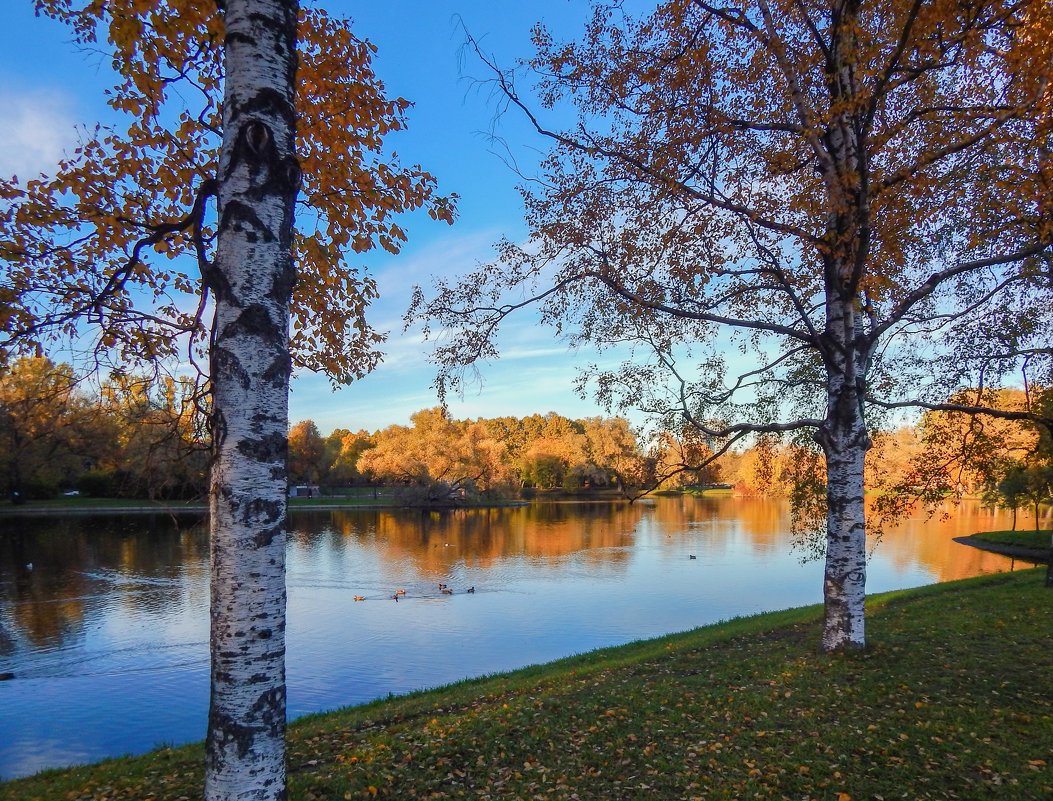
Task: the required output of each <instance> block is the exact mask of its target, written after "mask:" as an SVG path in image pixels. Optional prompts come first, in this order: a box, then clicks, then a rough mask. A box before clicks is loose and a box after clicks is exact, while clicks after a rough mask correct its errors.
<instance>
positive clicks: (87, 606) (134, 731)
mask: <svg viewBox="0 0 1053 801" xmlns="http://www.w3.org/2000/svg"><path fill="white" fill-rule="evenodd" d="M945 511H947V512H948V514H949V516H948V517H946V518H945V519H943V518H941V517H939V516H937V517H934V518H931V519H926V518H924V517H919V518H915V519H911V520H908V521H905V522H904V523H903V524H902V525H900V526H898V527H897V528H896V529H895V530H893V531H889V532H887V533H886V534H885V536H884V538H883V540H882V541H881V543H880V544H879V545H878V546H877V547H876V548H875V549H874V552H873V556H872V558H871V561H870V567H869V574H868V583H867V587H868V591H870V592H881V591H883V590H889V589H895V588H902V587H911V586H917V585H921V584H928V583H932V582H937V581H948V580H952V579H957V578H964V577H967V576H973V575H977V574H980V573H985V572H992V571H1000V570H1008V569H1010V567H1011V562H1010V560H1008V559H1006V558H1004V557H1000V556H995V555H993V554H986V553H983V552H981V551H977V550H975V549H972V548H968V547H965V546H961V545H957V544H955V543H953V542H952V541H951V537H953V536H957V535H960V534H969V533H972V532H974V531H979V530H992V529H998V528H1009V527H1010V522H1009V518H1008V517H1007V516H1005V515H1003V514H996V513H993V512H991V511H989V510H984V509H981V508H980V507H979V506H977V505H975V504H968V503H967V504H965V505H963V506H961V507H958V508H953V507H949V508H948V510H945ZM787 531H788V516H787V510H786V507H785V504H783V503H780V502H776V501H769V500H761V499H744V498H733V497H719V498H689V497H686V498H660V499H656V500H654V501H646V502H638V503H636V504H633V505H632V506H629V505H625V504H617V503H560V504H554V503H535V504H532V505H530V506H525V507H516V508H503V509H488V510H461V511H452V512H444V513H421V512H413V511H403V510H373V511H366V510H360V511H338V512H296V513H294V515H293V517H292V522H291V537H290V541H289V547H288V587H289V622H288V685H289V714H290V717H296V716H299V715H303V714H305V713H308V712H314V711H319V710H325V709H332V708H336V707H340V706H344V705H348V704H355V703H360V702H363V701H368V700H371V699H374V698H378V697H382V696H386V695H387V694H389V693H402V692H406V691H409V690H415V689H419V688H423V687H433V686H437V685H441V684H446V683H449V682H453V681H458V680H460V679H463V678H466V677H470V676H480V675H483V674H487V673H492V672H495V671H502V670H507V669H510V668H515V667H520V666H524V665H527V664H532V663H538V662H545V661H548V660H552V659H555V658H558V657H561V656H567V655H570V654H574V653H580V652H582V651H587V650H591V649H594V648H598V647H601V646H607V645H615V644H620V643H625V642H628V641H630V640H635V639H640V638H646V637H652V636H656V635H660V634H665V633H668V632H673V631H680V630H684V629H689V628H693V627H695V626H699V625H703V624H706V623H712V622H716V621H719V620H722V619H727V618H730V617H734V616H739V615H748V614H752V613H755V612H761V611H766V610H773V609H781V608H786V607H790V606H800V605H804V604H810V603H817V602H819V601H821V599H822V592H821V587H822V565H821V563H819V562H810V563H804V564H802V562H801V558H800V557H801V554H800V553H793V552H792V551H791V542H790V538H789V535H788V533H787ZM692 556H694V557H695V558H693V559H692V558H691V557H692ZM440 583H442V584H447V585H449V587H450V588H451V589H453V590H454V594H452V595H447V594H443V593H441V592H440V590H439V584H440ZM469 587H474V588H475V592H474V593H468V592H467V590H468V588H469ZM396 590H405V591H406V594H405V595H404V596H402V597H401V598H400V600H398V601H393V600H392V599H391V596H392V594H393V593H394V592H395V591H396ZM355 596H364V597H365V600H364V601H355V600H353V599H354V597H355ZM208 599H209V593H208V543H207V537H206V534H205V532H204V529H203V527H202V525H201V523H200V521H199V520H187V519H174V518H172V517H168V516H141V515H125V516H96V515H91V516H75V517H63V518H30V517H23V518H0V673H3V672H9V673H14V674H15V678H14V679H11V680H9V681H2V682H0V777H2V778H4V779H10V778H14V777H16V776H21V775H26V774H29V773H33V772H36V771H38V770H41V769H43V768H46V767H55V766H61V765H67V764H72V763H78V762H86V761H91V760H95V759H99V758H102V757H106V756H113V755H118V754H125V753H138V752H142V751H146V750H149V749H150V748H152V747H154V746H156V745H160V744H177V743H182V742H187V741H191V740H197V739H201V738H202V737H203V736H204V731H205V722H206V715H207V707H208Z"/></svg>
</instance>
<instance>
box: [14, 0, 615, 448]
mask: <svg viewBox="0 0 1053 801" xmlns="http://www.w3.org/2000/svg"><path fill="white" fill-rule="evenodd" d="M324 5H325V7H326V8H328V9H329V10H330V12H331V13H333V14H349V15H351V16H352V18H353V19H354V22H355V28H356V30H357V32H358V34H359V35H360V36H364V37H366V38H368V39H370V40H372V41H373V42H374V43H375V44H376V45H377V46H378V48H379V52H378V55H377V57H376V60H375V63H374V67H375V69H376V71H377V74H378V75H380V76H381V78H382V79H383V80H384V81H385V83H386V84H387V86H388V88H389V91H390V92H391V93H392V94H397V95H401V96H403V97H405V98H407V99H409V100H411V101H413V102H414V104H415V106H414V108H413V109H412V110H411V112H410V115H409V120H410V130H409V131H406V132H404V133H401V134H399V135H398V136H396V137H393V138H392V139H391V140H390V145H391V147H392V148H393V149H394V150H396V151H397V152H398V153H399V156H400V157H401V159H402V160H403V162H405V163H420V164H421V165H423V166H424V167H425V168H426V169H428V170H430V171H431V172H432V173H433V174H435V175H436V176H437V177H438V179H439V183H440V188H441V190H442V191H443V192H456V193H457V194H459V195H460V197H461V200H460V204H459V212H460V213H459V219H458V221H457V223H456V224H455V225H454V226H452V227H449V226H447V225H445V224H443V223H436V222H433V221H431V220H429V219H428V218H427V217H426V216H425V215H413V216H410V217H408V218H406V220H405V223H406V224H405V226H404V227H405V228H406V229H407V230H408V232H409V238H410V241H409V244H408V245H407V247H406V248H405V249H404V250H403V252H402V254H400V255H399V256H398V257H390V256H388V255H387V254H383V253H371V254H366V255H365V256H364V257H359V258H361V262H360V263H361V264H364V265H365V266H367V267H368V269H369V271H370V272H371V273H372V274H373V275H374V276H375V277H376V278H377V281H378V284H379V286H380V290H381V296H382V298H381V300H380V301H379V302H377V303H376V304H375V306H374V307H373V309H372V317H371V319H372V322H373V325H374V326H375V327H377V328H378V329H381V330H388V331H390V332H391V338H390V340H389V342H388V344H387V346H386V347H385V348H384V350H385V352H386V354H387V356H386V359H385V363H384V364H383V365H382V366H381V367H380V368H379V369H378V370H377V371H376V372H375V373H373V374H372V375H370V376H368V377H367V378H365V379H364V380H362V381H360V382H356V383H355V384H352V385H351V386H349V387H346V388H342V389H340V390H338V391H336V392H333V391H332V390H331V389H330V386H329V382H328V381H327V380H326V379H325V378H324V377H321V376H313V375H310V374H305V375H298V376H297V377H296V378H295V379H294V383H293V393H292V398H291V407H290V417H291V419H292V420H293V421H297V420H302V419H306V418H311V419H313V420H314V421H315V422H316V423H317V424H318V426H319V428H320V429H321V430H322V431H323V433H325V432H328V431H330V430H332V429H333V428H336V427H341V428H352V429H359V428H366V429H369V430H374V429H377V428H381V427H384V426H386V425H389V424H392V423H405V422H407V421H408V419H409V415H410V414H412V413H413V412H414V411H416V410H418V409H422V408H425V407H428V406H432V405H435V403H436V398H435V393H434V390H433V389H432V388H431V386H430V384H431V382H432V379H433V378H434V368H433V367H432V366H430V365H429V364H428V363H427V361H426V358H425V348H426V346H422V345H421V343H420V338H419V335H418V332H414V331H411V332H409V334H408V335H403V334H402V331H401V328H402V326H401V317H402V313H403V312H404V311H405V309H406V306H407V305H408V302H409V294H410V291H411V288H412V286H413V285H414V284H418V283H419V284H422V285H425V286H426V285H428V283H429V277H430V276H433V275H456V274H459V273H464V272H467V271H468V270H470V269H471V268H472V267H473V266H475V265H476V264H477V263H479V262H480V261H487V260H489V258H490V256H491V254H492V245H493V244H494V242H496V241H497V240H498V238H500V237H501V236H508V237H510V238H513V239H519V238H522V237H524V236H525V234H526V229H525V227H524V225H523V222H522V205H521V201H520V197H519V194H518V192H517V190H516V185H517V182H518V180H519V179H518V178H517V176H516V175H515V174H514V173H513V171H512V170H511V169H510V168H509V167H508V166H507V164H506V163H505V161H504V159H503V158H502V157H501V156H500V155H499V153H500V151H501V148H500V147H498V146H495V145H494V143H493V142H492V141H491V139H490V137H489V136H488V135H487V134H488V132H489V131H491V130H493V131H494V132H495V133H496V134H497V135H499V136H500V137H502V139H503V140H505V141H506V142H507V143H508V145H509V146H510V147H511V149H512V152H513V154H514V156H515V158H516V161H517V163H518V164H519V165H520V166H521V167H529V166H530V165H532V164H535V163H536V160H537V158H538V156H539V153H540V150H539V149H540V148H544V146H545V144H544V142H543V141H541V140H540V139H539V138H538V137H537V136H536V135H534V134H532V132H531V131H530V130H529V128H528V127H527V125H526V124H525V122H524V121H523V120H522V119H521V118H519V117H517V116H516V115H515V114H513V113H511V112H509V113H508V114H505V115H502V116H500V117H498V116H497V111H498V104H497V103H496V102H495V100H494V99H493V98H492V97H491V95H490V91H489V89H488V88H486V87H485V86H480V85H479V83H478V82H477V81H475V80H473V79H477V78H481V77H485V70H484V68H483V66H482V65H481V64H480V63H479V62H478V61H477V60H476V59H475V58H474V57H473V56H471V55H469V54H468V53H466V52H465V50H464V48H463V43H464V35H463V32H462V29H461V25H462V24H463V25H464V26H465V27H467V28H468V30H470V31H471V32H472V33H473V35H475V36H476V37H478V38H480V39H481V40H482V43H483V46H484V48H486V49H487V50H488V51H490V52H492V53H495V54H497V56H498V58H499V59H500V60H501V61H502V62H504V63H511V62H512V61H513V60H514V59H515V58H516V57H517V56H528V55H529V54H530V53H531V47H530V28H531V26H532V25H533V24H534V23H535V22H538V21H543V22H545V23H546V24H548V25H549V26H550V27H552V28H553V29H554V30H555V31H557V32H558V33H561V34H563V35H564V36H566V37H568V38H569V37H572V36H574V35H576V34H577V33H578V32H579V31H580V30H581V25H582V22H583V20H584V18H585V15H586V13H587V7H586V5H585V3H584V2H583V0H540V1H539V2H534V3H509V2H483V1H482V0H449V1H447V0H432V1H431V2H422V1H421V0H391V1H390V2H386V3H351V2H348V1H347V0H327V2H325V4H324ZM107 66H108V61H107V59H106V58H104V57H100V56H99V55H98V54H88V53H84V52H79V51H77V50H76V49H75V48H74V47H73V46H72V45H71V44H70V43H69V35H68V32H67V31H66V30H65V29H64V28H63V27H62V26H60V25H57V24H55V23H53V22H51V21H50V20H46V19H40V18H36V17H34V15H33V13H32V0H3V3H2V4H0V103H2V107H3V108H4V109H5V113H4V114H3V115H2V116H0V173H4V174H8V175H10V174H12V173H15V174H19V175H28V174H32V173H36V172H39V171H44V172H47V171H49V168H50V166H51V165H52V164H54V162H55V160H56V159H57V158H58V157H59V156H60V154H61V152H62V150H63V148H68V147H70V145H71V143H72V142H73V141H74V125H76V124H78V123H82V124H83V123H89V124H90V123H93V122H95V121H96V120H98V119H100V117H101V115H103V114H105V113H106V109H105V106H104V105H103V97H102V91H103V89H105V88H106V87H107V86H109V85H110V82H111V80H110V75H109V74H108V69H107ZM502 354H503V355H502V358H501V359H500V360H499V361H497V362H494V363H492V364H490V365H486V366H484V367H483V370H482V375H483V379H484V383H483V385H482V387H481V390H480V391H479V392H471V393H469V394H467V395H466V396H465V397H464V398H463V399H451V404H450V410H451V413H452V414H453V415H454V416H455V417H476V416H496V415H502V414H515V415H525V414H530V413H533V412H546V411H550V410H552V411H557V412H560V413H562V414H566V415H568V416H572V417H581V416H586V415H594V414H599V413H601V410H600V409H599V408H598V407H597V406H596V405H595V404H594V403H592V402H591V401H588V400H585V401H583V400H581V399H580V398H578V397H577V396H576V395H575V393H574V390H573V381H574V377H575V374H576V368H575V363H576V362H577V361H578V360H579V359H581V360H583V361H584V360H589V359H590V357H591V356H592V354H587V353H583V354H576V353H572V352H571V351H570V350H568V348H567V346H566V344H565V343H563V342H558V341H554V340H553V333H552V332H551V331H547V330H544V329H541V328H539V327H538V326H537V325H536V321H535V320H534V319H532V318H531V317H530V316H529V315H527V314H524V315H523V316H521V317H520V318H519V319H517V320H513V321H512V323H511V325H509V326H508V328H507V330H506V331H505V334H504V336H503V338H502Z"/></svg>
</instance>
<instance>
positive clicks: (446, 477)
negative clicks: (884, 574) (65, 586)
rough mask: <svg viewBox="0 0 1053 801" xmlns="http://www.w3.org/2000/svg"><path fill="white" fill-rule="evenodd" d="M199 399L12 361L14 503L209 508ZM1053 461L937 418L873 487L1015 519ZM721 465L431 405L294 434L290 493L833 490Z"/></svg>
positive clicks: (307, 424)
mask: <svg viewBox="0 0 1053 801" xmlns="http://www.w3.org/2000/svg"><path fill="white" fill-rule="evenodd" d="M1030 391H1031V392H1035V389H1034V388H1031V389H1030ZM966 394H968V393H965V392H963V393H961V395H963V396H964V395H966ZM1047 394H1048V393H1047ZM972 395H973V396H975V395H976V391H972ZM201 397H202V396H201V395H200V393H199V392H198V391H197V389H196V387H195V384H194V383H193V382H191V381H189V380H180V379H176V378H172V377H170V376H129V375H123V376H122V375H112V376H110V377H109V378H108V379H107V380H106V381H104V382H103V383H102V384H101V385H99V386H96V387H90V388H89V387H88V386H86V385H85V384H83V383H82V382H80V381H78V378H77V376H76V375H75V374H74V372H73V370H72V368H70V367H69V366H68V365H64V364H55V363H54V362H52V361H50V360H49V359H46V358H24V359H21V360H19V361H17V362H15V363H14V364H12V365H11V366H10V368H9V369H8V370H6V371H5V372H4V373H3V374H2V375H0V444H2V454H0V460H2V467H0V470H2V473H0V475H2V476H3V481H4V482H5V496H6V497H12V498H14V497H16V495H15V494H16V493H17V496H18V497H19V498H20V499H47V498H53V497H56V496H58V495H60V494H63V493H70V492H77V493H80V494H84V495H91V496H96V497H104V496H105V497H128V498H144V499H151V500H170V499H194V498H198V497H203V496H204V495H205V493H206V492H207V470H208V442H209V435H208V431H207V430H206V427H205V425H204V420H205V411H206V410H205V409H204V408H203V406H202V400H201ZM950 400H952V401H954V400H955V398H954V397H952V398H951V399H950ZM984 401H985V402H988V403H992V404H993V405H996V406H998V407H999V408H1005V409H1014V408H1019V407H1021V406H1022V405H1023V404H1024V401H1025V393H1024V391H1023V390H1011V389H1001V390H994V391H989V392H988V397H986V398H984ZM1051 451H1053V449H1051V447H1050V443H1049V439H1048V435H1046V434H1045V433H1043V432H1042V431H1040V430H1038V429H1036V428H1035V427H1034V426H1032V425H1030V424H1028V423H1021V422H1016V421H1008V420H1000V419H997V418H990V417H988V418H980V417H970V416H968V415H965V414H956V413H947V412H930V413H927V414H925V415H923V416H922V417H921V418H920V420H919V422H918V424H917V425H913V426H900V427H897V428H893V429H891V430H888V431H886V432H882V433H879V434H877V435H876V436H875V441H874V447H873V448H872V449H871V451H870V452H869V454H868V455H867V476H868V486H869V488H870V489H871V490H876V491H879V492H880V493H881V497H882V498H883V499H884V501H883V502H884V504H885V506H886V507H887V508H888V509H890V510H891V509H893V508H894V507H895V506H896V505H897V504H902V503H905V502H907V500H909V499H917V498H922V499H927V500H936V499H939V498H943V497H945V496H947V495H955V494H957V495H973V496H976V495H980V496H983V497H984V498H985V499H986V500H987V501H988V502H989V503H992V504H995V505H999V506H1003V507H1005V508H1011V509H1014V510H1015V509H1017V508H1019V507H1028V506H1033V505H1036V504H1040V503H1048V502H1050V500H1051V495H1053V489H1051V487H1053V467H1051V463H1053V459H1051ZM711 456H712V452H711V451H710V449H709V446H708V445H707V443H706V442H705V441H704V440H703V439H702V438H701V437H700V436H699V435H698V434H697V432H695V431H693V430H692V429H690V428H689V427H685V428H684V429H682V430H680V431H673V430H662V431H657V432H650V433H647V434H644V433H642V432H640V431H638V430H636V429H635V428H634V427H633V426H632V425H630V423H629V422H628V421H627V420H626V419H624V418H621V417H601V416H596V417H587V418H583V419H577V420H575V419H570V418H568V417H565V416H563V415H560V414H557V413H555V412H548V413H547V414H532V415H529V416H527V417H522V418H520V417H512V416H504V417H493V418H478V419H474V420H456V419H453V418H451V417H450V416H449V414H448V413H446V412H445V411H444V410H443V409H442V408H441V407H435V408H431V409H424V410H421V411H419V412H417V413H416V414H414V415H413V416H412V418H411V424H410V425H408V426H405V425H391V426H388V427H387V428H384V429H382V430H380V431H374V432H369V431H365V430H357V431H356V430H352V429H351V428H338V429H336V430H334V431H333V432H331V433H330V434H328V435H323V434H322V433H321V432H320V431H319V429H318V427H317V425H315V423H314V422H313V421H311V420H305V421H301V422H299V423H297V424H296V425H294V426H293V427H292V428H291V430H290V432H289V477H290V479H289V480H290V484H291V485H294V486H295V485H311V486H318V487H320V488H321V492H322V493H323V494H339V493H340V492H341V491H342V490H344V489H346V488H350V487H361V486H377V485H387V486H392V485H394V486H398V487H400V488H402V489H403V492H404V494H405V497H406V500H407V502H420V503H441V502H460V501H465V502H470V501H472V500H485V499H506V498H515V497H521V496H523V495H524V494H530V493H531V492H537V491H552V490H560V491H564V492H589V491H597V490H607V491H611V492H617V493H623V494H627V495H631V494H634V493H639V492H642V491H645V490H647V489H649V488H652V487H660V488H662V489H667V490H683V489H705V488H712V487H714V486H725V487H728V488H733V489H734V490H735V492H737V493H739V494H745V495H777V496H791V497H792V496H793V495H794V493H803V490H804V489H806V488H808V487H812V488H813V489H814V487H815V485H816V484H817V483H819V484H821V483H822V480H823V468H822V459H821V454H820V452H819V451H818V450H817V448H816V446H815V445H814V443H812V442H810V441H808V440H801V439H798V440H789V439H780V438H778V437H776V436H773V435H765V436H760V437H757V438H755V439H754V440H753V441H752V442H751V443H750V445H749V446H748V447H744V448H740V449H737V450H733V451H729V452H727V453H725V454H723V455H721V456H720V457H719V458H718V459H717V460H716V461H713V462H711V463H709V464H707V465H706V466H705V467H703V468H701V469H692V465H700V464H703V463H705V462H706V461H707V459H709V458H710V457H711ZM804 494H806V493H804ZM1036 516H1037V515H1036Z"/></svg>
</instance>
